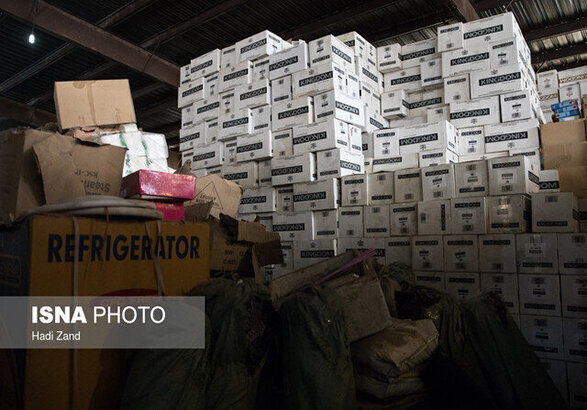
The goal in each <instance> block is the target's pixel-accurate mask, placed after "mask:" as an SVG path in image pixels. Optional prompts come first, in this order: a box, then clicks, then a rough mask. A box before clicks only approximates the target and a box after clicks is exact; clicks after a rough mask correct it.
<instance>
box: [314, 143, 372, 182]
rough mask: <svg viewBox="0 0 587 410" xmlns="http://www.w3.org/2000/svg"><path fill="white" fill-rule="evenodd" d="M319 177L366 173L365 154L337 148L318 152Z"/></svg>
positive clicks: (326, 177)
mask: <svg viewBox="0 0 587 410" xmlns="http://www.w3.org/2000/svg"><path fill="white" fill-rule="evenodd" d="M316 158H317V160H316V163H317V166H316V168H317V178H318V179H330V178H341V177H344V176H347V175H353V174H362V173H364V169H365V168H364V163H363V162H364V157H363V155H358V154H353V153H351V152H349V151H346V150H343V149H340V148H335V149H331V150H328V151H320V152H318V153H317V154H316Z"/></svg>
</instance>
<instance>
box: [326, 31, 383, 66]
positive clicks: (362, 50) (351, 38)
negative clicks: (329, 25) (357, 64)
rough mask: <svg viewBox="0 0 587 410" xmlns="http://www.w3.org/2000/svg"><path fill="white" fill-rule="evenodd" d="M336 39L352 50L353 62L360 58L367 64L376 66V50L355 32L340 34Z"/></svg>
mask: <svg viewBox="0 0 587 410" xmlns="http://www.w3.org/2000/svg"><path fill="white" fill-rule="evenodd" d="M336 38H337V39H339V40H341V41H342V42H343V43H345V44H346V45H347V46H349V47H350V48H351V49H352V50H353V52H354V54H355V60H357V59H358V58H360V59H362V60H364V61H366V62H368V63H369V64H373V65H377V49H376V48H375V47H374V46H373V45H372V44H371V43H369V42H368V41H367V40H365V38H364V37H363V36H361V35H360V34H359V33H357V32H356V31H351V32H349V33H345V34H341V35H339V36H336Z"/></svg>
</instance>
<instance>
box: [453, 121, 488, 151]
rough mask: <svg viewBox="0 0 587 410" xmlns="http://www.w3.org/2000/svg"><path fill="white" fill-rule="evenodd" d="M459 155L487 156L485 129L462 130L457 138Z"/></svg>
mask: <svg viewBox="0 0 587 410" xmlns="http://www.w3.org/2000/svg"><path fill="white" fill-rule="evenodd" d="M457 148H458V149H457V154H459V157H462V156H466V155H478V154H485V127H472V128H460V129H459V135H458V136H457Z"/></svg>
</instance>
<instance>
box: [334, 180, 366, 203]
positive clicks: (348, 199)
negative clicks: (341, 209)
mask: <svg viewBox="0 0 587 410" xmlns="http://www.w3.org/2000/svg"><path fill="white" fill-rule="evenodd" d="M340 184H341V191H342V198H341V204H342V206H358V205H369V181H368V178H367V175H366V174H358V175H348V176H346V177H342V178H341V181H340Z"/></svg>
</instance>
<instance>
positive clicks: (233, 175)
mask: <svg viewBox="0 0 587 410" xmlns="http://www.w3.org/2000/svg"><path fill="white" fill-rule="evenodd" d="M222 177H223V178H224V179H226V180H228V181H232V182H234V183H236V184H238V185H240V186H242V187H243V188H255V187H257V186H258V185H259V166H258V165H257V163H256V162H253V161H251V162H243V163H237V164H232V165H223V166H222Z"/></svg>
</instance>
